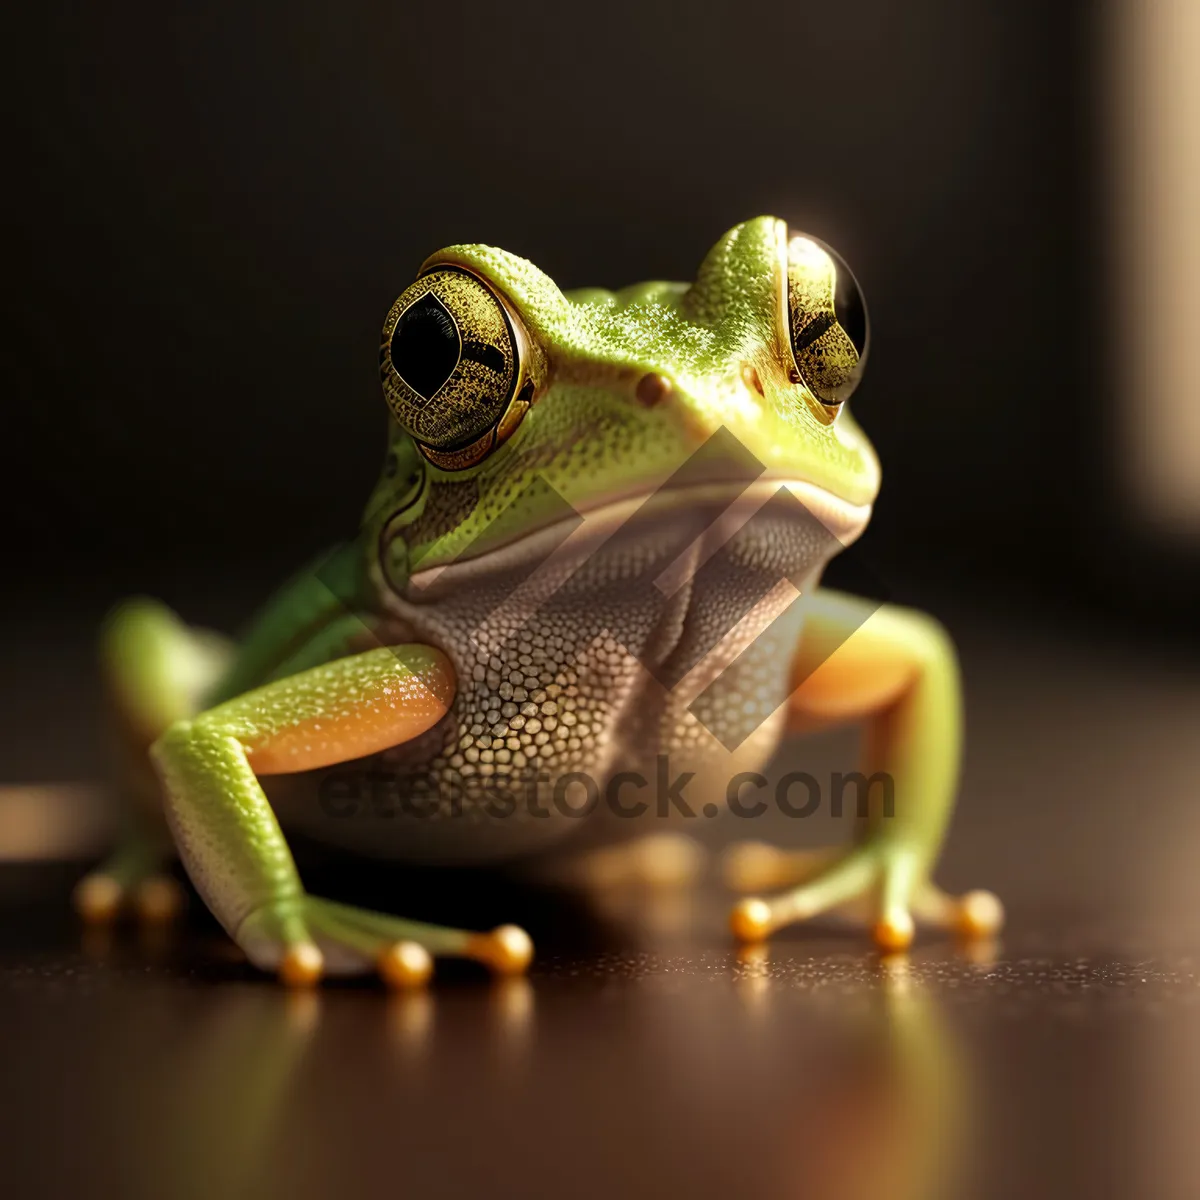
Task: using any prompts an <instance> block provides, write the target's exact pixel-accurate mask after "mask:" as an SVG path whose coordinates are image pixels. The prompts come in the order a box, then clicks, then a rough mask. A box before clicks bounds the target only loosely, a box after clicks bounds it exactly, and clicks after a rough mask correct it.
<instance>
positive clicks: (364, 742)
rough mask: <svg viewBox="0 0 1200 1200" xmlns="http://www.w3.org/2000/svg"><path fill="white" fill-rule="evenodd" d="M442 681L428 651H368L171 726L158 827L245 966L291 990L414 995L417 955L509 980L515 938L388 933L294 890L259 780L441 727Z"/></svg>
mask: <svg viewBox="0 0 1200 1200" xmlns="http://www.w3.org/2000/svg"><path fill="white" fill-rule="evenodd" d="M454 690H455V681H454V674H453V670H452V668H451V667H450V664H449V662H448V660H447V659H446V657H445V656H444V655H443V654H442V653H441V652H440V651H438V650H435V649H433V648H432V647H430V646H421V645H409V646H393V647H380V648H377V649H374V650H368V651H366V652H364V653H362V654H356V655H351V656H348V657H345V658H340V659H335V660H334V661H332V662H329V663H325V664H323V665H321V666H317V667H313V668H311V669H309V670H306V671H301V672H299V673H297V674H294V675H290V676H288V677H287V678H284V679H279V680H277V681H275V682H273V683H269V684H267V685H265V686H264V687H260V688H257V689H255V690H254V691H250V692H246V693H245V694H243V695H241V696H239V697H237V698H235V699H233V700H229V701H226V702H225V703H223V704H220V705H217V706H216V707H215V708H212V709H209V710H208V711H207V712H204V713H201V714H200V715H199V716H197V717H195V718H192V719H190V720H183V721H178V722H176V723H175V724H174V725H172V726H171V728H170V729H168V730H167V731H166V733H164V734H163V736H162V737H160V738H159V739H158V741H157V742H156V743H155V744H154V747H153V749H152V752H151V754H152V757H153V759H154V761H155V763H156V765H157V767H158V771H159V775H160V777H161V780H162V783H163V787H164V791H165V793H166V809H167V817H168V820H169V822H170V825H171V829H172V832H173V833H174V835H175V841H176V844H177V845H178V847H179V852H180V854H181V856H182V858H183V861H184V865H185V866H186V867H187V870H188V873H189V875H190V876H191V878H192V881H193V882H194V883H195V885H196V887H197V889H198V890H199V892H200V894H201V895H202V896H203V897H204V899H205V901H206V903H207V904H208V906H209V908H210V909H211V910H212V912H213V913H214V915H215V916H216V917H217V919H218V920H219V921H220V922H221V924H222V925H223V926H224V927H225V929H226V931H227V932H228V933H229V935H230V936H231V937H232V938H233V939H234V940H235V941H236V942H237V943H238V944H239V945H240V946H241V947H242V949H243V950H245V952H246V954H247V955H248V957H249V958H250V960H251V961H252V962H253V963H255V964H256V965H257V966H259V967H262V968H264V969H274V970H277V971H278V972H279V974H280V976H281V978H282V979H283V980H284V981H285V982H287V983H291V984H304V983H312V982H314V981H315V980H317V979H318V978H320V976H321V975H322V974H323V973H324V971H325V970H326V969H327V968H328V969H329V970H330V971H334V972H337V973H351V972H356V971H361V970H366V969H370V968H371V967H372V966H375V967H377V968H378V970H379V971H380V973H381V974H382V975H383V976H384V978H385V979H387V980H388V982H390V983H394V984H397V985H405V984H414V983H421V982H424V980H425V979H427V978H428V976H429V974H430V971H431V969H432V963H431V960H430V955H431V954H451V955H463V956H466V957H470V958H476V959H479V960H481V961H483V962H486V963H488V964H489V965H490V966H492V967H493V968H494V969H497V970H499V971H518V970H521V969H523V968H524V967H525V965H526V964H527V963H528V961H529V958H530V955H531V953H532V947H531V946H530V943H529V939H528V937H527V936H526V935H525V933H524V932H523V931H522V930H520V929H517V928H516V927H514V926H504V927H501V928H499V929H497V930H494V931H493V932H492V933H490V934H479V933H470V932H467V931H464V930H458V929H447V928H443V927H441V926H436V925H424V924H418V923H416V922H411V921H402V920H399V919H397V918H394V917H389V916H385V915H383V914H380V913H371V912H365V911H363V910H361V909H356V908H351V907H349V906H347V905H341V904H335V903H333V902H331V901H328V900H323V899H320V898H318V897H316V896H310V895H308V893H306V892H305V891H304V888H303V886H302V885H301V882H300V877H299V875H298V874H297V872H296V867H295V864H294V862H293V861H292V855H291V851H290V850H289V849H288V845H287V842H286V841H285V840H284V836H283V832H282V831H281V829H280V828H279V823H278V821H277V820H276V817H275V813H274V811H273V810H272V809H271V806H270V804H269V802H268V801H267V798H266V795H265V794H264V793H263V790H262V787H261V786H260V784H259V782H258V776H259V775H269V774H278V773H284V772H290V771H306V770H313V769H316V768H319V767H325V766H331V765H333V764H335V763H340V762H348V761H350V760H352V759H355V758H360V757H364V756H366V755H370V754H375V753H378V752H379V751H381V750H385V749H387V748H388V747H391V746H395V745H398V744H400V743H402V742H405V741H407V740H409V739H410V738H413V737H416V736H418V735H419V734H421V733H424V732H425V730H427V729H429V728H431V727H432V726H433V725H435V724H436V723H437V721H438V720H440V719H441V717H442V716H444V715H445V713H446V711H447V708H448V707H449V704H450V701H451V699H452V698H453V695H454Z"/></svg>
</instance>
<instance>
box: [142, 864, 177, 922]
mask: <svg viewBox="0 0 1200 1200" xmlns="http://www.w3.org/2000/svg"><path fill="white" fill-rule="evenodd" d="M185 903H186V900H185V898H184V893H183V888H182V887H180V885H179V883H178V882H177V881H176V880H174V879H172V878H171V877H170V876H169V875H147V876H146V878H145V879H143V880H142V881H141V882H140V883H139V884H138V885H137V887H135V888H134V889H133V906H134V911H135V912H136V913H137V915H138V920H140V921H141V922H142V923H143V924H145V925H165V924H167V923H168V922H170V921H173V920H174V919H175V918H176V917H177V916H178V915H179V914H180V913H181V912H182V911H183V907H184V904H185Z"/></svg>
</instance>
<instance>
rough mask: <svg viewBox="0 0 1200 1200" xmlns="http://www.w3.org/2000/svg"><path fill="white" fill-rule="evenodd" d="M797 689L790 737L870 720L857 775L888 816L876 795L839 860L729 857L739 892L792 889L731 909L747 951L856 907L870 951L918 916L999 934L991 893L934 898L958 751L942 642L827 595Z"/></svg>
mask: <svg viewBox="0 0 1200 1200" xmlns="http://www.w3.org/2000/svg"><path fill="white" fill-rule="evenodd" d="M793 677H794V678H796V679H798V680H800V681H801V682H800V684H799V686H798V687H797V689H796V691H795V692H794V693H793V694H792V697H791V702H790V708H791V716H792V721H791V726H792V728H794V729H804V728H806V727H808V728H811V727H813V726H814V725H825V724H830V723H834V722H842V721H854V720H866V722H867V725H868V737H867V763H866V769H865V775H866V776H867V777H868V778H870V777H872V776H875V775H876V773H877V772H879V773H883V774H884V775H886V776H888V777H890V779H891V782H892V795H893V800H894V809H893V810H892V811H890V812H889V811H887V805H886V804H885V803H884V802H883V801H884V799H885V798H884V796H883V795H882V790H881V789H879V788H876V789H875V794H874V795H873V796H872V799H871V806H870V810H869V812H868V813H867V814H866V815H865V816H864V817H862V819H861V820H860V826H859V829H858V833H857V837H856V839H855V841H854V843H853V845H851V846H850V847H849V848H848V849H847V850H845V851H842V852H838V853H834V854H832V855H830V854H828V852H826V853H825V854H824V855H821V854H819V853H813V852H809V853H802V854H799V855H785V854H782V853H781V854H778V855H772V854H771V853H770V852H764V851H763V850H762V849H761V848H760V849H758V850H757V851H754V852H753V853H751V854H749V855H747V854H746V853H742V854H741V855H735V856H734V858H733V859H732V860H731V861H732V862H733V864H734V868H735V869H734V874H735V876H736V882H737V883H739V884H740V885H741V886H742V887H746V885H747V884H753V882H754V875H755V871H756V864H757V869H758V870H759V872H760V875H759V877H760V878H761V879H762V881H763V884H764V885H766V886H770V885H774V886H779V885H781V884H783V883H786V882H791V883H792V884H793V886H792V887H791V888H790V889H789V890H785V891H783V892H781V893H779V894H777V895H775V896H772V897H771V898H769V899H759V898H747V899H744V900H742V901H741V902H740V903H739V904H738V905H737V906H736V907H735V908H734V910H733V914H732V925H733V930H734V933H735V934H736V935H737V936H738V937H739V938H742V939H744V940H748V941H753V940H756V939H760V938H763V937H765V936H767V934H769V933H771V932H772V931H773V930H776V929H779V928H781V927H782V926H784V925H788V924H791V923H792V922H794V921H800V920H804V919H806V918H808V917H812V916H816V915H817V914H818V913H821V912H826V911H828V910H830V909H833V908H840V907H843V906H846V905H849V904H852V903H854V902H862V901H865V902H866V903H867V905H868V906H869V914H870V919H871V920H872V923H873V929H874V935H875V940H876V942H877V943H878V944H879V945H880V946H881V947H883V948H885V949H903V948H904V947H905V946H907V945H908V944H909V943H910V942H911V941H912V937H913V916H914V914H915V915H916V916H917V917H919V918H920V919H922V920H926V921H929V922H930V923H933V924H938V925H944V926H955V927H957V928H959V929H960V930H961V931H963V932H964V933H966V934H968V935H974V936H982V935H986V934H989V933H992V932H995V931H996V930H997V929H998V928H999V926H1000V924H1001V922H1002V920H1003V913H1002V910H1001V908H1000V903H999V901H998V900H997V899H996V898H995V897H994V896H993V895H991V893H989V892H971V893H968V894H967V895H965V896H962V897H959V898H952V897H949V896H946V895H945V894H944V893H942V892H940V891H939V890H938V889H937V888H935V887H934V886H933V884H932V882H931V880H930V873H931V871H932V869H933V866H934V864H935V862H936V859H937V855H938V851H939V850H940V849H941V845H942V841H943V839H944V837H945V833H946V826H947V822H948V820H949V817H950V813H951V810H952V808H953V805H954V793H955V788H956V786H957V782H958V766H959V758H960V753H961V746H962V698H961V689H960V682H959V672H958V663H957V657H956V655H955V652H954V646H953V644H952V643H951V641H950V639H949V637H948V636H947V634H946V632H945V631H944V630H943V629H942V627H941V626H940V625H938V624H937V622H935V621H933V620H932V619H931V618H929V617H927V616H925V615H924V614H922V613H918V612H914V611H911V610H908V609H902V608H896V607H893V606H890V605H884V606H883V607H880V608H874V606H873V605H872V604H870V603H869V602H867V601H863V600H859V599H857V598H855V597H853V596H846V595H841V594H838V593H835V592H830V591H819V592H817V593H815V594H814V595H813V597H812V598H811V599H810V600H809V602H808V608H807V612H806V615H805V621H804V627H803V633H802V636H801V643H800V647H799V650H798V653H797V655H796V663H795V669H794V676H793Z"/></svg>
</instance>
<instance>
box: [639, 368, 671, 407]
mask: <svg viewBox="0 0 1200 1200" xmlns="http://www.w3.org/2000/svg"><path fill="white" fill-rule="evenodd" d="M671 386H672V385H671V381H670V380H669V379H668V378H667V377H666V376H665V375H658V374H656V373H655V372H653V371H651V372H650V374H648V375H643V376H642V377H641V379H639V380H638V385H637V388H636V389H635V391H634V395H635V396H636V397H637V401H638V403H639V404H640V405H642V406H643V407H644V408H653V407H654V406H655V405H656V404H661V403H662V401H663V400H665V399H666V398H667V397H668V396H669V395H670V394H671Z"/></svg>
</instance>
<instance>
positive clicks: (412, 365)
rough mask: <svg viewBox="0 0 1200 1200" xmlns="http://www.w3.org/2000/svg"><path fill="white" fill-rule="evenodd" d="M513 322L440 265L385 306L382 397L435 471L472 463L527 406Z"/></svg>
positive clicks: (463, 274)
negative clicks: (386, 313)
mask: <svg viewBox="0 0 1200 1200" xmlns="http://www.w3.org/2000/svg"><path fill="white" fill-rule="evenodd" d="M516 320H517V318H515V317H514V316H513V315H511V314H510V312H509V310H508V308H507V306H506V305H505V304H504V302H503V301H502V300H501V299H500V297H499V296H497V295H496V294H495V293H494V292H493V291H492V290H491V288H489V287H488V286H487V284H486V283H484V282H483V280H481V279H480V278H478V276H475V275H472V274H471V273H470V272H468V271H465V270H462V269H461V268H458V267H450V266H439V267H435V268H434V269H433V270H431V271H429V272H428V273H426V274H425V275H422V276H421V277H420V278H419V279H418V280H417V281H416V282H415V283H414V284H413V285H412V286H411V287H410V288H408V289H407V290H406V291H405V292H404V293H403V294H402V295H401V296H400V298H399V299H398V300H397V301H396V303H395V304H393V305H392V307H391V310H390V311H389V313H388V316H387V320H386V321H385V322H384V325H383V339H382V342H381V344H380V348H379V373H380V377H381V379H382V381H383V393H384V397H385V398H386V400H387V403H388V407H389V408H390V409H391V410H392V413H393V415H394V416H395V418H396V420H397V421H398V422H399V424H400V425H401V427H402V428H403V429H404V430H405V431H406V432H408V433H409V434H411V435H412V437H413V439H414V440H415V441H416V443H417V445H418V446H419V447H420V448H421V450H422V452H423V453H424V454H425V456H426V457H427V458H429V459H430V460H431V461H432V462H434V463H436V464H437V465H439V466H443V467H446V468H447V469H450V470H457V469H461V468H464V467H468V466H473V465H474V464H475V463H477V462H479V461H481V460H482V459H483V458H484V457H486V455H487V454H489V453H490V452H491V451H492V449H494V447H495V446H496V444H497V441H498V440H503V438H504V437H506V436H507V435H508V434H509V433H511V432H512V430H513V429H514V428H515V427H516V425H517V423H518V422H519V420H520V417H521V416H522V415H523V414H524V411H525V410H526V409H527V408H528V406H529V400H530V398H531V396H532V385H531V384H530V383H528V381H527V379H526V375H527V369H526V363H525V362H524V348H525V346H526V345H527V344H528V339H527V336H526V335H525V333H524V330H523V329H520V330H519V329H518V328H517V325H516V324H515V322H516ZM514 409H516V410H519V411H514ZM498 430H499V433H498Z"/></svg>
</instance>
